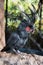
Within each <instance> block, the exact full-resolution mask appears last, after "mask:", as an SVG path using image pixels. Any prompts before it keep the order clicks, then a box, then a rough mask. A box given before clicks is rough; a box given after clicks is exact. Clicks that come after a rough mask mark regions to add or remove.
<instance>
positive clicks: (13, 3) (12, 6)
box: [5, 0, 40, 29]
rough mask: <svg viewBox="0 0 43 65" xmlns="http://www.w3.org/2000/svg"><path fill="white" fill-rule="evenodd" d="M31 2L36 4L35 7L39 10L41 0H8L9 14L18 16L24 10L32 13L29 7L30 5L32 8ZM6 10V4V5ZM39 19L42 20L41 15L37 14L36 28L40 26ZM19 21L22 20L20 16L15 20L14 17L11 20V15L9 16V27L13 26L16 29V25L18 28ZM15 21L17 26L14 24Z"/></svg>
mask: <svg viewBox="0 0 43 65" xmlns="http://www.w3.org/2000/svg"><path fill="white" fill-rule="evenodd" d="M31 3H32V4H33V5H34V7H35V9H36V10H37V9H38V3H39V0H8V14H11V17H12V18H13V17H17V16H18V17H19V16H20V15H21V11H23V12H25V13H27V14H31V11H30V9H29V7H30V8H32V5H31ZM5 5H6V0H5ZM5 10H6V6H5ZM22 17H23V16H22ZM23 18H24V17H23ZM39 20H40V19H39V16H37V19H36V21H35V23H34V26H35V27H36V29H38V28H39ZM16 21H17V22H16ZM18 21H20V22H21V20H18V18H16V20H14V19H13V20H12V19H11V20H10V17H9V19H8V27H13V29H14V27H16V28H17V27H18V26H19V24H18ZM15 23H16V25H17V26H15V25H14V24H15ZM9 24H10V25H9Z"/></svg>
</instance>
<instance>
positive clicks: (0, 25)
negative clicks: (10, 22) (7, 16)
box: [0, 0, 5, 51]
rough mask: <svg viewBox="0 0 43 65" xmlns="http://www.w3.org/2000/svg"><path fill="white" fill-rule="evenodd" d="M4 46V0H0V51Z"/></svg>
mask: <svg viewBox="0 0 43 65" xmlns="http://www.w3.org/2000/svg"><path fill="white" fill-rule="evenodd" d="M4 46H5V21H4V0H0V51H1V50H2V49H3V48H4Z"/></svg>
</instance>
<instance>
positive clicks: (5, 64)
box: [0, 52, 43, 65]
mask: <svg viewBox="0 0 43 65" xmlns="http://www.w3.org/2000/svg"><path fill="white" fill-rule="evenodd" d="M0 65H43V56H38V55H35V54H26V53H21V54H18V55H15V54H11V53H6V52H0Z"/></svg>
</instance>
